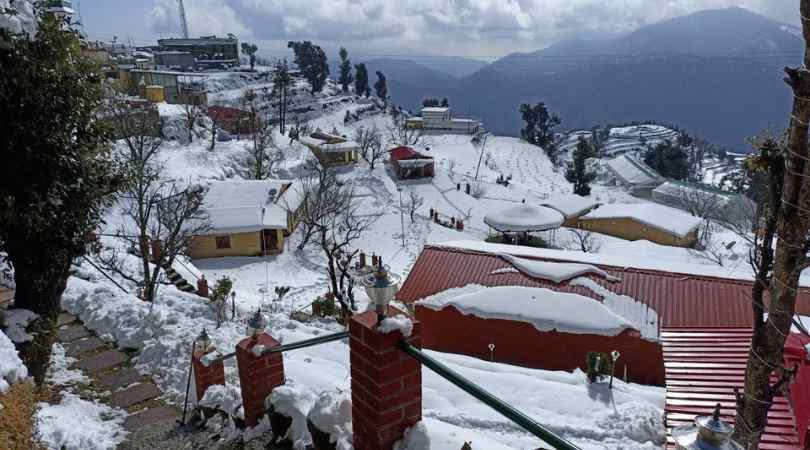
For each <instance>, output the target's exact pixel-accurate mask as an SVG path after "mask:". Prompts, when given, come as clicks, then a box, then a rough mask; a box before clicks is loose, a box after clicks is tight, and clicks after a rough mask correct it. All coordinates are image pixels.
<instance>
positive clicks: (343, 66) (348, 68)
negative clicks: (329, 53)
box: [338, 47, 354, 94]
mask: <svg viewBox="0 0 810 450" xmlns="http://www.w3.org/2000/svg"><path fill="white" fill-rule="evenodd" d="M338 81H339V82H340V85H341V87H342V88H343V93H344V94H345V93H347V92H349V85H350V84H352V81H354V77H353V76H352V62H351V60H349V52H347V51H346V49H345V48H343V47H340V78H339V79H338Z"/></svg>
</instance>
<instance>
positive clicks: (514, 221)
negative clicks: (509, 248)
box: [484, 203, 565, 233]
mask: <svg viewBox="0 0 810 450" xmlns="http://www.w3.org/2000/svg"><path fill="white" fill-rule="evenodd" d="M563 222H565V218H564V217H563V216H562V214H560V213H559V212H557V211H555V210H553V209H551V208H546V207H545V206H534V205H529V204H528V203H522V204H520V205H517V206H510V207H509V208H506V209H503V210H500V211H497V212H494V213H490V214H487V215H486V216H484V223H486V224H487V225H489V226H491V227H492V228H494V229H496V230H498V231H500V232H502V233H517V232H523V231H527V232H528V231H544V230H550V229H554V228H559V226H560V225H562V223H563Z"/></svg>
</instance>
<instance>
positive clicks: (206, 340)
mask: <svg viewBox="0 0 810 450" xmlns="http://www.w3.org/2000/svg"><path fill="white" fill-rule="evenodd" d="M209 347H211V337H210V336H208V331H207V330H206V329H205V328H203V329H202V331H201V332H200V335H199V336H197V338H196V339H195V340H194V351H195V352H198V351H201V352H205V351H206V350H208V348H209Z"/></svg>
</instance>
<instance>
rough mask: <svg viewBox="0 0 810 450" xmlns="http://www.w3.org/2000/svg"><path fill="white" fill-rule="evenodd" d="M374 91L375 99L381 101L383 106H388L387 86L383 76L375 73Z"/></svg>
mask: <svg viewBox="0 0 810 450" xmlns="http://www.w3.org/2000/svg"><path fill="white" fill-rule="evenodd" d="M374 90H375V91H376V92H377V97H378V98H379V99H380V100H382V101H383V104H384V105H388V85H387V84H386V82H385V74H383V73H382V72H380V71H379V70H378V71H377V82H376V83H374Z"/></svg>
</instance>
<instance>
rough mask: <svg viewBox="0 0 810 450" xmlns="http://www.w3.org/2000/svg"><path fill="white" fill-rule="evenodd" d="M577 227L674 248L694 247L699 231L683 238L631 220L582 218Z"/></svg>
mask: <svg viewBox="0 0 810 450" xmlns="http://www.w3.org/2000/svg"><path fill="white" fill-rule="evenodd" d="M576 227H577V228H582V229H584V230H589V231H594V232H597V233H603V234H607V235H609V236H615V237H618V238H622V239H627V240H630V241H637V240H639V239H646V240H648V241H651V242H655V243H657V244H661V245H670V246H674V247H692V246H694V245H695V242H696V241H697V231H692V233H690V234H689V235H687V236H686V237H684V238H681V237H678V236H675V235H673V234H670V233H667V232H665V231H662V230H659V229H658V228H655V227H651V226H649V225H647V224H644V223H641V222H638V221H636V220H633V219H630V218H615V219H613V218H611V219H585V218H580V219H578V220H577V221H576Z"/></svg>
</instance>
